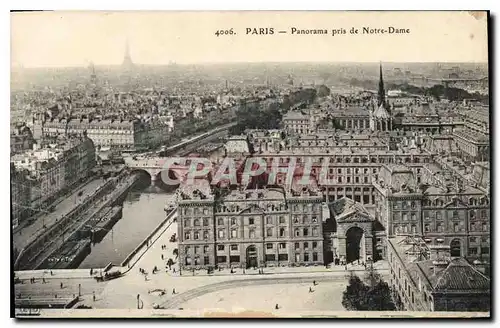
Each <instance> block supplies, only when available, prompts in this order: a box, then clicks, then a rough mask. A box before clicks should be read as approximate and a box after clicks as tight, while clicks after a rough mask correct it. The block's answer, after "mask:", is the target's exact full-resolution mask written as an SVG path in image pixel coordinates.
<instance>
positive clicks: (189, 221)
mask: <svg viewBox="0 0 500 328" xmlns="http://www.w3.org/2000/svg"><path fill="white" fill-rule="evenodd" d="M190 225H191V220H190V219H185V220H184V226H185V227H189V226H190Z"/></svg>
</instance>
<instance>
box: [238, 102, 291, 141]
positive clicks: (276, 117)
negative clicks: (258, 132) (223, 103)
mask: <svg viewBox="0 0 500 328" xmlns="http://www.w3.org/2000/svg"><path fill="white" fill-rule="evenodd" d="M281 118H282V114H281V112H280V109H279V105H278V104H277V103H276V102H271V103H269V104H268V105H267V106H263V105H261V103H251V104H246V105H245V106H244V107H242V108H241V109H240V110H238V111H237V112H236V121H237V122H238V124H237V125H235V126H233V127H231V128H230V129H229V133H230V134H233V135H239V134H242V133H243V132H244V131H245V130H246V129H278V128H279V125H280V122H281Z"/></svg>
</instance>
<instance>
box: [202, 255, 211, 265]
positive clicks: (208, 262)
mask: <svg viewBox="0 0 500 328" xmlns="http://www.w3.org/2000/svg"><path fill="white" fill-rule="evenodd" d="M208 264H210V258H209V257H208V256H204V257H203V265H208Z"/></svg>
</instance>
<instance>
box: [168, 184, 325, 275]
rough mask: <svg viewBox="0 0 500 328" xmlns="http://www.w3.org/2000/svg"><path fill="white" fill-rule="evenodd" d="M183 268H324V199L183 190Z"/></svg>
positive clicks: (302, 192)
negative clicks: (298, 266)
mask: <svg viewBox="0 0 500 328" xmlns="http://www.w3.org/2000/svg"><path fill="white" fill-rule="evenodd" d="M179 195H180V197H179V200H178V205H179V207H178V213H179V218H178V222H179V223H180V224H179V228H178V233H179V257H180V265H181V268H182V269H184V270H186V269H194V268H208V267H215V266H218V267H243V268H248V267H265V266H284V265H286V266H289V265H292V266H295V265H322V264H323V263H324V259H323V232H322V224H323V217H322V213H323V212H322V206H321V201H322V196H321V193H320V192H319V191H317V190H314V189H311V188H308V187H304V188H301V189H299V190H297V189H290V190H285V189H283V188H268V189H247V190H237V189H236V190H229V189H227V190H222V193H221V194H219V195H218V196H217V197H215V196H214V194H213V193H212V192H211V191H210V188H208V185H207V186H204V187H203V186H201V185H195V186H187V185H186V186H183V187H181V189H180V191H179Z"/></svg>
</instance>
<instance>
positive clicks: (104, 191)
mask: <svg viewBox="0 0 500 328" xmlns="http://www.w3.org/2000/svg"><path fill="white" fill-rule="evenodd" d="M126 175H127V174H121V175H120V176H118V177H114V178H110V179H109V180H108V181H106V183H105V184H104V185H103V186H101V187H100V188H99V189H97V190H96V191H95V192H94V193H93V194H92V195H91V196H89V197H87V198H86V199H85V200H84V201H83V202H82V203H81V204H79V205H78V206H76V207H75V208H74V209H73V210H71V211H70V212H69V213H68V214H67V215H65V216H64V217H62V218H61V219H60V220H58V222H57V223H56V224H54V225H53V226H51V227H49V228H48V229H47V230H46V231H45V232H44V233H43V234H42V235H41V236H37V237H35V238H33V239H32V240H31V241H30V242H29V243H28V246H26V247H25V248H23V249H22V250H21V252H20V253H19V256H18V258H17V259H16V261H15V263H14V268H15V269H16V270H26V269H32V268H31V266H33V264H34V262H35V261H36V260H37V259H38V258H39V256H41V255H42V254H43V252H44V251H45V250H46V249H47V248H48V247H49V246H50V245H51V243H52V242H53V241H54V239H56V238H58V237H60V236H61V235H62V234H63V233H64V232H65V230H66V229H69V228H70V227H71V225H72V224H74V223H75V221H77V220H78V219H79V218H80V217H81V216H82V215H84V214H85V212H87V211H88V210H89V209H91V208H92V207H93V206H95V201H96V200H98V199H102V198H103V197H107V201H106V202H105V204H103V205H104V206H109V204H112V205H115V203H116V201H117V198H120V196H123V194H126V192H127V191H128V190H129V189H130V187H131V186H132V185H133V184H134V183H135V181H136V180H137V179H138V177H137V176H133V177H132V179H133V182H132V183H130V184H127V188H124V189H123V190H119V191H121V192H120V193H118V195H114V194H115V192H116V190H115V188H116V187H117V185H118V183H119V182H120V180H122V179H124V178H126ZM97 213H98V212H97ZM89 219H90V217H89ZM85 222H87V220H85ZM83 224H85V223H83ZM77 229H78V228H77ZM77 229H75V230H74V231H72V232H70V234H71V236H73V235H74V234H75V233H76V232H77ZM49 255H50V254H49ZM36 262H39V261H36Z"/></svg>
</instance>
